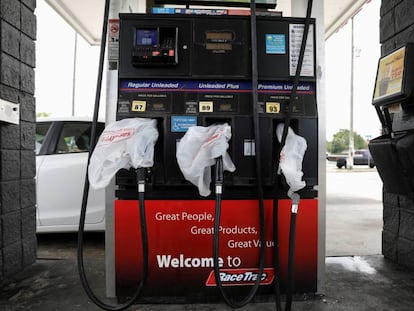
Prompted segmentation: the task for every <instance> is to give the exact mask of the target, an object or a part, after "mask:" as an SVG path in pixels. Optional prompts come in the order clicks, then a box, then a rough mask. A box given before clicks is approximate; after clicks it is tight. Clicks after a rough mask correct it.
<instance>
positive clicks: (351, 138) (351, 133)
mask: <svg viewBox="0 0 414 311" xmlns="http://www.w3.org/2000/svg"><path fill="white" fill-rule="evenodd" d="M354 54H355V47H354V17H353V16H352V18H351V92H350V93H351V94H350V124H349V151H348V156H349V165H348V168H349V169H350V170H352V168H353V166H354Z"/></svg>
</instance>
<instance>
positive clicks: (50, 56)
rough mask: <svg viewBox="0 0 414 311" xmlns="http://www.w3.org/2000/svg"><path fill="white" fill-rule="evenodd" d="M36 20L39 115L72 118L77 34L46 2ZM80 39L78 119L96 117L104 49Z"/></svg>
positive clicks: (36, 91)
mask: <svg viewBox="0 0 414 311" xmlns="http://www.w3.org/2000/svg"><path fill="white" fill-rule="evenodd" d="M36 16H37V41H36V69H35V70H36V88H35V97H36V113H41V112H45V113H49V114H51V115H52V116H71V115H72V98H73V96H72V94H73V70H74V45H75V44H74V43H75V31H74V30H73V28H72V27H71V26H69V25H68V24H67V23H66V21H64V20H63V19H62V18H61V17H60V16H59V15H58V14H57V13H56V12H55V11H54V10H53V9H52V8H50V6H49V5H48V4H47V3H45V1H44V0H38V1H37V8H36ZM77 37H78V40H77V54H76V55H77V56H76V84H75V115H76V116H92V114H93V106H94V103H95V90H96V82H97V77H98V67H99V50H100V47H99V46H91V45H89V44H88V43H87V42H86V41H85V40H84V39H83V38H82V36H80V35H79V36H77Z"/></svg>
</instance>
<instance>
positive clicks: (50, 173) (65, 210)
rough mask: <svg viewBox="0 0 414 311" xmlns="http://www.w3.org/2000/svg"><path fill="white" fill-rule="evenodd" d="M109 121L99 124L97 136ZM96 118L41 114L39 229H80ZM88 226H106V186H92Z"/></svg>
mask: <svg viewBox="0 0 414 311" xmlns="http://www.w3.org/2000/svg"><path fill="white" fill-rule="evenodd" d="M104 127H105V125H104V123H103V122H99V123H98V124H97V137H99V135H100V134H101V133H102V131H103V129H104ZM91 129H92V122H91V120H90V119H86V118H75V117H72V118H59V119H58V118H38V119H37V122H36V189H37V190H36V191H37V193H36V194H37V209H36V223H37V232H38V233H41V232H73V231H78V225H79V215H80V209H81V203H82V194H83V187H84V182H85V173H86V163H87V159H88V150H89V144H90V135H91ZM85 230H88V231H102V230H105V190H104V189H101V190H98V191H96V190H90V192H89V200H88V208H87V215H86V224H85Z"/></svg>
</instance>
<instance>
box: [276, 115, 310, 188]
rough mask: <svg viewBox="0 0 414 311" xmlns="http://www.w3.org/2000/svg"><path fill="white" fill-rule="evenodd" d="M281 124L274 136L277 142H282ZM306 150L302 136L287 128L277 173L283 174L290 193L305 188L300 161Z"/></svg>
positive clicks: (282, 125)
mask: <svg viewBox="0 0 414 311" xmlns="http://www.w3.org/2000/svg"><path fill="white" fill-rule="evenodd" d="M283 127H284V124H283V123H279V124H278V126H277V128H276V136H277V139H278V140H279V142H280V141H281V140H282V134H283ZM306 148H307V144H306V140H305V138H303V137H302V136H299V135H296V134H295V132H294V131H293V130H292V129H291V128H290V127H289V129H288V134H287V136H286V142H285V145H284V147H283V148H282V150H281V152H280V165H279V172H278V174H280V173H283V175H285V178H286V182H287V184H288V185H289V187H290V189H289V190H290V191H292V192H296V191H298V190H300V189H302V188H303V187H305V186H306V183H305V181H303V180H302V176H303V172H302V161H303V156H304V155H305V151H306Z"/></svg>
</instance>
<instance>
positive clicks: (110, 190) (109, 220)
mask: <svg viewBox="0 0 414 311" xmlns="http://www.w3.org/2000/svg"><path fill="white" fill-rule="evenodd" d="M145 9H146V6H145V2H144V1H140V0H123V1H119V0H111V4H110V11H109V19H110V20H113V19H119V13H145ZM107 55H108V49H107ZM105 71H106V110H105V111H106V114H105V123H106V124H109V123H112V122H114V121H116V120H115V116H116V104H117V98H118V92H117V90H118V69H117V65H115V66H113V64H111V66H109V61H107V62H106V66H105ZM114 201H115V180H112V181H111V183H110V184H109V185H108V186H107V187H106V194H105V216H106V219H105V221H106V224H105V271H106V276H105V277H106V296H107V297H108V298H115V297H116V291H115V241H114V237H115V235H114V233H115V230H114V229H115V228H114Z"/></svg>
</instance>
